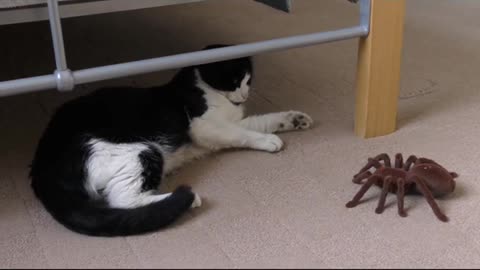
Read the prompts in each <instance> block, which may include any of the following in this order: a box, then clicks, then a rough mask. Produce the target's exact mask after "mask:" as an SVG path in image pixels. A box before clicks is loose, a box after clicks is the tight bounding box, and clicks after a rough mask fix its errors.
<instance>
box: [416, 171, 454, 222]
mask: <svg viewBox="0 0 480 270" xmlns="http://www.w3.org/2000/svg"><path fill="white" fill-rule="evenodd" d="M411 180H412V181H413V182H414V183H415V184H416V185H417V187H418V189H419V190H420V192H422V194H423V196H424V197H425V199H426V200H427V202H428V204H429V205H430V207H431V208H432V210H433V213H435V215H436V216H437V218H438V219H440V220H441V221H443V222H447V221H448V218H447V216H445V215H444V214H443V213H442V211H441V210H440V208H439V207H438V204H437V203H436V202H435V199H434V198H433V195H432V193H431V192H430V190H429V189H428V187H427V185H426V184H425V182H424V181H423V180H422V179H420V178H418V177H416V176H413V177H412V178H411Z"/></svg>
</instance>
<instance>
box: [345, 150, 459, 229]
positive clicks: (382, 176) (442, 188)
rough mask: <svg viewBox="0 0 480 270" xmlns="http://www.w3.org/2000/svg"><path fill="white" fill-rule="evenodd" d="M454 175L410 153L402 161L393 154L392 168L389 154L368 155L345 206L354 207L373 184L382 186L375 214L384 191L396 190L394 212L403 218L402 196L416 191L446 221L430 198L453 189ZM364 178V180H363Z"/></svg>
mask: <svg viewBox="0 0 480 270" xmlns="http://www.w3.org/2000/svg"><path fill="white" fill-rule="evenodd" d="M381 161H383V164H382V163H381ZM372 167H374V168H375V171H374V172H373V173H371V172H370V171H369V170H370V169H371V168H372ZM456 177H458V174H456V173H454V172H449V171H447V170H446V169H445V168H443V167H442V166H440V165H439V164H438V163H436V162H435V161H433V160H430V159H427V158H417V157H416V156H414V155H411V156H410V157H409V158H408V159H407V161H406V162H405V164H404V163H403V157H402V154H396V155H395V167H392V165H391V162H390V157H389V156H388V155H387V154H380V155H378V156H377V157H375V158H373V159H372V158H369V159H368V163H367V165H365V167H363V168H362V169H361V170H360V172H359V173H357V174H356V175H355V176H354V178H353V182H354V183H356V184H363V186H362V187H361V188H360V190H359V191H358V193H357V194H356V195H355V197H354V198H353V199H352V200H351V201H350V202H348V203H347V205H346V206H347V207H348V208H352V207H355V206H357V205H358V204H359V202H360V200H361V199H362V197H363V195H365V193H366V192H367V190H368V189H369V188H370V187H371V186H372V185H374V184H375V185H377V186H379V187H381V188H382V193H381V196H380V200H379V202H378V207H377V209H376V210H375V212H376V213H377V214H381V213H382V212H383V210H384V209H385V200H386V198H387V194H388V192H392V193H397V203H398V214H399V215H400V216H402V217H406V216H407V213H406V212H405V209H404V207H403V204H404V195H405V194H411V193H420V194H422V195H423V196H424V197H425V199H426V200H427V202H428V204H429V205H430V207H431V208H432V210H433V212H434V213H435V215H436V216H437V218H438V219H440V220H441V221H443V222H447V221H448V218H447V216H445V215H444V214H443V213H442V211H441V210H440V208H439V207H438V205H437V203H436V202H435V200H434V197H439V196H443V195H446V194H448V193H451V192H453V190H454V189H455V180H454V178H456ZM365 179H367V180H366V181H363V180H365Z"/></svg>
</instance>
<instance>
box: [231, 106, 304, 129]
mask: <svg viewBox="0 0 480 270" xmlns="http://www.w3.org/2000/svg"><path fill="white" fill-rule="evenodd" d="M239 124H240V126H242V127H244V128H246V129H249V130H253V131H257V132H262V133H276V132H285V131H292V130H301V129H308V128H310V127H311V126H312V124H313V120H312V118H311V117H310V116H308V115H307V114H306V113H302V112H297V111H288V112H277V113H268V114H264V115H254V116H249V117H247V118H245V119H243V120H241V121H240V122H239Z"/></svg>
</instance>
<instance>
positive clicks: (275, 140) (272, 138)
mask: <svg viewBox="0 0 480 270" xmlns="http://www.w3.org/2000/svg"><path fill="white" fill-rule="evenodd" d="M282 147H283V142H282V139H280V137H278V136H277V135H273V134H266V135H264V136H262V137H260V138H259V139H258V140H256V142H255V146H254V148H255V149H258V150H263V151H267V152H278V151H280V150H282Z"/></svg>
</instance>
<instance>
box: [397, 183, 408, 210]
mask: <svg viewBox="0 0 480 270" xmlns="http://www.w3.org/2000/svg"><path fill="white" fill-rule="evenodd" d="M397 187H398V190H397V203H398V214H399V215H400V216H401V217H406V216H407V212H405V208H404V207H403V202H404V199H405V179H403V178H400V179H398V180H397Z"/></svg>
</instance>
